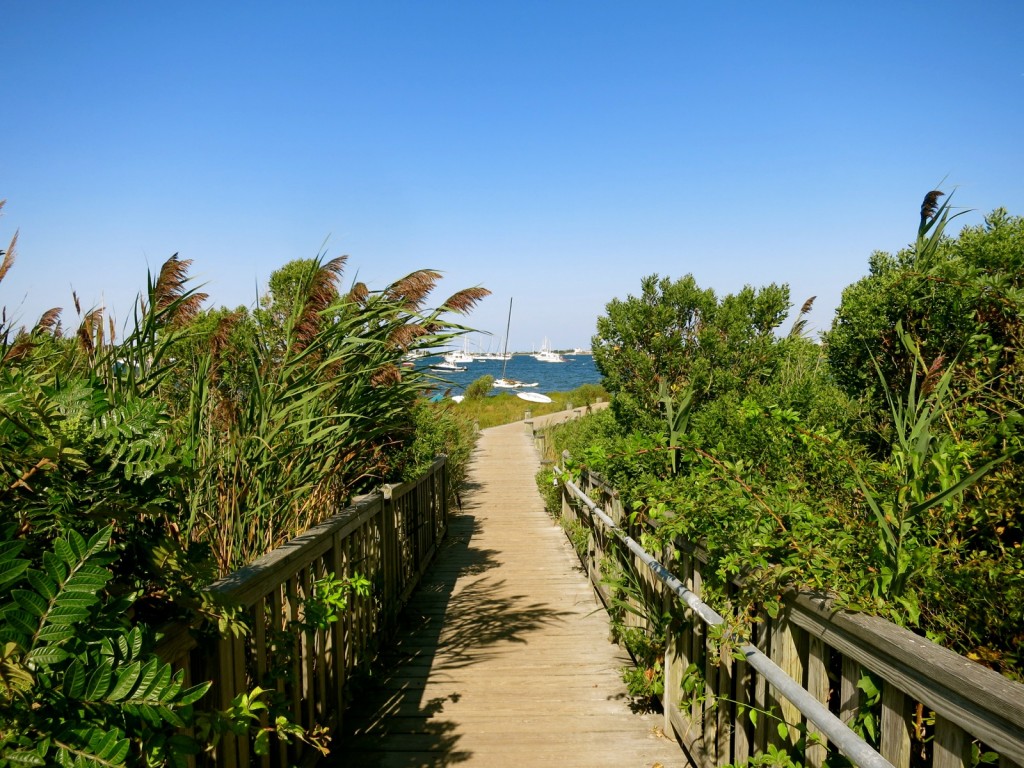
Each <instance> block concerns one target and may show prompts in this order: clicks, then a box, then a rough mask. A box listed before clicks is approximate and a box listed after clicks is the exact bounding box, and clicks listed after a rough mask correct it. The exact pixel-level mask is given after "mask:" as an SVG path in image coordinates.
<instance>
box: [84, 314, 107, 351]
mask: <svg viewBox="0 0 1024 768" xmlns="http://www.w3.org/2000/svg"><path fill="white" fill-rule="evenodd" d="M78 343H79V344H80V345H81V347H82V349H83V350H84V351H85V353H86V354H87V355H89V356H90V357H91V356H92V355H93V353H94V352H95V351H96V348H97V347H102V346H103V310H102V309H94V310H91V311H90V312H86V313H85V317H83V318H82V322H81V324H80V325H79V326H78Z"/></svg>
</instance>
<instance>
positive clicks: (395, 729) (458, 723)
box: [326, 427, 688, 768]
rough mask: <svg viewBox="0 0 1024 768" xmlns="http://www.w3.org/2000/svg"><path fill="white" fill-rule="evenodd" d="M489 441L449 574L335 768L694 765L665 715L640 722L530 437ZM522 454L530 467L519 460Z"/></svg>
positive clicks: (428, 594) (452, 548)
mask: <svg viewBox="0 0 1024 768" xmlns="http://www.w3.org/2000/svg"><path fill="white" fill-rule="evenodd" d="M481 442H482V445H481V448H482V449H484V450H478V451H477V452H476V454H475V456H474V462H473V464H471V467H470V472H471V477H472V478H473V479H474V480H475V481H476V482H475V484H476V486H477V487H476V488H475V489H474V491H473V492H472V493H471V494H467V496H466V497H465V498H464V500H463V502H464V503H463V513H462V514H461V515H454V516H453V517H452V519H451V520H450V521H449V532H450V533H449V536H450V538H449V542H448V544H447V545H446V547H445V548H444V555H443V557H444V567H437V568H432V569H430V570H428V572H427V574H426V576H425V577H424V578H425V581H424V584H423V586H422V588H421V589H420V590H418V591H417V592H416V593H415V594H413V596H412V598H411V601H410V604H409V606H408V608H407V611H406V612H405V613H404V614H403V616H404V618H403V630H402V631H400V632H399V633H398V635H397V640H398V642H397V645H396V647H394V648H393V649H392V650H389V651H388V652H387V657H386V658H387V659H388V662H389V665H390V669H391V673H390V674H389V675H388V676H387V679H386V680H383V679H381V680H380V682H381V684H382V685H381V687H380V688H374V695H373V696H372V697H371V698H369V699H367V700H364V701H361V702H360V705H359V707H358V708H357V710H356V711H355V712H353V713H352V714H350V715H349V717H347V718H346V725H345V729H344V733H345V734H346V736H345V743H344V747H342V748H339V750H338V752H337V754H332V756H331V759H330V760H328V761H327V762H326V764H327V765H328V766H352V767H353V768H354V766H368V765H389V764H390V765H404V766H406V768H408V767H409V766H413V765H456V764H458V765H460V766H464V767H465V768H475V767H476V766H487V767H488V768H506V767H507V766H517V767H518V768H522V767H523V766H535V765H537V766H541V765H552V766H554V765H565V766H575V765H586V766H599V767H600V768H606V767H607V768H612V766H614V767H615V768H620V767H621V766H624V765H636V766H641V765H643V766H653V765H655V764H661V765H663V766H665V767H666V768H669V767H671V768H677V767H678V766H684V765H686V764H687V762H688V761H687V760H686V758H685V756H684V755H683V754H682V753H681V751H680V749H679V746H678V745H677V743H676V742H675V740H674V739H668V738H665V737H664V736H661V735H660V733H661V730H662V727H663V724H664V721H663V719H662V718H661V717H660V716H658V715H654V714H652V713H647V714H634V713H632V712H631V711H630V701H629V698H628V696H627V695H626V692H625V686H624V684H623V682H622V679H621V674H620V668H621V667H622V666H623V665H624V664H626V663H627V662H628V656H626V655H625V654H624V653H623V651H622V649H620V648H618V647H617V646H615V645H612V644H610V643H608V642H607V634H608V629H609V625H608V619H607V616H606V614H605V613H604V612H603V611H600V610H599V609H598V606H599V604H598V603H597V602H596V600H595V598H594V592H593V590H592V589H591V587H590V582H589V580H588V579H587V577H586V576H585V575H584V574H583V572H582V570H580V569H578V568H575V569H574V565H575V563H576V562H577V561H576V555H575V553H574V552H573V551H572V549H571V547H570V545H569V543H568V541H567V540H566V538H565V536H564V534H563V533H562V531H561V530H560V529H559V527H558V526H557V525H556V524H554V523H553V522H552V521H551V520H550V518H549V517H548V516H547V514H546V513H545V512H544V510H543V505H542V502H541V500H540V497H539V494H537V491H536V486H535V484H533V483H532V477H533V473H534V472H535V469H536V458H535V455H532V450H533V449H532V446H531V445H530V443H529V436H528V435H526V434H525V433H524V432H520V431H518V429H517V428H515V427H513V428H512V429H511V430H509V429H506V428H497V429H496V430H486V431H485V432H484V433H483V434H482V436H481ZM523 446H525V448H526V450H528V451H529V454H528V455H527V458H528V459H529V460H523V459H518V458H515V456H516V455H517V453H515V452H517V451H518V450H519V448H520V447H523ZM506 449H507V451H506ZM509 452H511V453H509ZM492 462H494V463H492ZM488 467H490V468H488ZM484 472H487V473H488V474H487V480H486V482H485V481H484V480H483V477H484V475H483V473H484ZM478 473H479V474H478ZM552 562H556V563H559V564H560V565H559V573H558V575H557V576H555V575H554V571H553V570H552V569H551V564H552ZM676 709H678V708H676ZM389 747H393V748H394V749H396V750H402V751H401V754H400V756H398V757H392V756H389V754H388V748H389Z"/></svg>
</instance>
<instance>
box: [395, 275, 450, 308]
mask: <svg viewBox="0 0 1024 768" xmlns="http://www.w3.org/2000/svg"><path fill="white" fill-rule="evenodd" d="M440 279H441V273H440V272H437V271H436V270H433V269H419V270H416V271H415V272H413V273H412V274H409V275H406V276H405V277H403V278H402V279H401V280H396V281H395V282H393V283H392V284H391V285H389V286H388V287H387V288H385V289H384V296H385V298H387V299H390V300H391V301H395V302H397V303H398V304H399V306H400V307H401V308H402V309H404V310H405V311H406V312H415V311H417V310H418V309H419V308H420V307H421V306H423V300H424V299H426V297H427V296H428V295H429V294H430V292H431V291H432V290H434V286H436V285H437V281H438V280H440Z"/></svg>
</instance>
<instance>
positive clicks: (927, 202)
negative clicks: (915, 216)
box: [921, 189, 946, 227]
mask: <svg viewBox="0 0 1024 768" xmlns="http://www.w3.org/2000/svg"><path fill="white" fill-rule="evenodd" d="M944 194H946V193H945V192H940V191H939V190H937V189H933V190H932V191H931V192H929V193H928V194H927V195H925V196H924V201H923V202H922V203H921V226H922V227H923V226H924V225H925V224H927V223H928V221H929V220H931V219H932V218H934V217H935V213H936V211H938V210H939V198H940V197H942V196H943V195H944Z"/></svg>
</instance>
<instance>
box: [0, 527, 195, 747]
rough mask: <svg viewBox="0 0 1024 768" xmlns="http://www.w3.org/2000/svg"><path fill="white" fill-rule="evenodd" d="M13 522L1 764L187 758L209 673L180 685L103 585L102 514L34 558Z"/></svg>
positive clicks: (0, 694)
mask: <svg viewBox="0 0 1024 768" xmlns="http://www.w3.org/2000/svg"><path fill="white" fill-rule="evenodd" d="M14 533H15V531H14V530H13V526H5V529H4V536H3V538H2V541H0V589H2V590H3V591H5V592H7V591H8V590H9V592H8V594H9V596H8V597H7V598H6V599H5V600H3V602H0V643H2V657H0V681H2V682H0V765H2V766H7V765H12V766H13V765H86V764H97V765H112V766H113V765H164V764H170V765H185V764H186V759H187V757H188V756H189V755H193V754H195V753H197V752H198V751H199V749H200V746H199V745H198V744H197V743H196V742H195V741H194V740H193V739H191V738H189V737H188V736H185V735H184V734H182V733H180V732H179V731H180V729H182V728H184V727H185V726H189V725H193V724H194V719H193V710H192V704H193V703H194V702H196V701H197V700H199V699H200V698H202V696H203V695H204V694H205V693H206V691H207V689H208V688H209V687H210V684H209V683H201V684H199V685H195V686H191V687H186V686H185V684H184V672H183V671H178V672H173V671H172V670H171V667H170V665H168V664H165V663H162V662H161V661H160V660H159V659H158V658H157V657H156V656H155V655H153V653H152V650H151V638H150V637H148V636H147V633H146V632H144V631H143V629H142V628H140V627H139V626H135V627H132V626H131V622H130V621H129V620H128V618H127V615H128V609H130V607H131V599H130V597H127V596H125V597H113V596H110V595H109V593H107V592H106V587H107V585H108V583H109V582H110V581H111V579H112V578H113V573H112V572H111V570H110V569H109V565H110V564H111V563H112V562H113V561H114V560H115V558H116V555H115V553H114V552H113V551H112V547H111V546H110V544H111V537H112V534H113V528H112V527H111V526H107V527H105V528H103V529H101V530H100V531H98V532H97V533H96V534H95V535H93V536H92V537H91V538H90V539H88V540H86V539H85V538H83V537H82V536H80V535H79V534H77V533H75V532H74V531H71V532H69V534H68V536H67V537H58V538H56V539H54V540H53V546H52V548H50V549H46V550H44V551H43V552H42V553H41V554H38V553H37V555H36V557H34V558H33V559H26V558H22V557H20V556H19V555H20V554H21V552H23V551H24V550H25V549H26V542H25V541H24V540H18V539H16V538H15V537H14V536H13V534H14Z"/></svg>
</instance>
